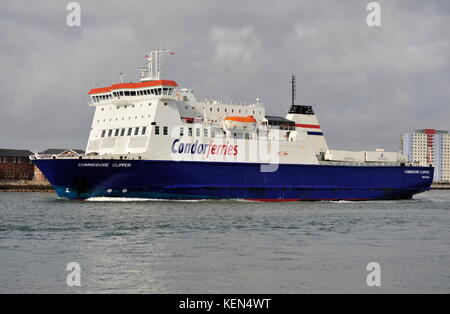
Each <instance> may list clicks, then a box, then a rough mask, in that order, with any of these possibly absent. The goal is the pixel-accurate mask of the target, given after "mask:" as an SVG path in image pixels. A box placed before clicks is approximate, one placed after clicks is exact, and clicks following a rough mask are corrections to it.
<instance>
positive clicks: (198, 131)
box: [195, 129, 200, 137]
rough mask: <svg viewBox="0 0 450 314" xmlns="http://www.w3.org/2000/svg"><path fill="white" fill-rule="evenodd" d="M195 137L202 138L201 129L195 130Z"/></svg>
mask: <svg viewBox="0 0 450 314" xmlns="http://www.w3.org/2000/svg"><path fill="white" fill-rule="evenodd" d="M195 136H197V137H200V129H195Z"/></svg>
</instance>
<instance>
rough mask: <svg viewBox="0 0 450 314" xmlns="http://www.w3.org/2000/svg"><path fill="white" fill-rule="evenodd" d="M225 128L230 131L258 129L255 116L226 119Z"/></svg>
mask: <svg viewBox="0 0 450 314" xmlns="http://www.w3.org/2000/svg"><path fill="white" fill-rule="evenodd" d="M224 121H225V126H226V127H227V128H228V129H245V130H248V129H253V128H255V127H256V119H255V118H254V117H253V116H247V117H226V118H225V119H224Z"/></svg>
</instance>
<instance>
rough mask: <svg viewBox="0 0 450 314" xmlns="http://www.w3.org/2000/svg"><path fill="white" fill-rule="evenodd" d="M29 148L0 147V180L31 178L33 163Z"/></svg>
mask: <svg viewBox="0 0 450 314" xmlns="http://www.w3.org/2000/svg"><path fill="white" fill-rule="evenodd" d="M30 155H33V153H32V152H30V151H29V150H22V149H0V180H32V179H33V176H34V165H33V164H32V163H31V161H30V159H29V156H30Z"/></svg>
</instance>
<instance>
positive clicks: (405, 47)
mask: <svg viewBox="0 0 450 314" xmlns="http://www.w3.org/2000/svg"><path fill="white" fill-rule="evenodd" d="M68 2H69V1H60V0H59V1H50V0H48V1H45V0H35V1H23V0H2V1H1V2H0V69H1V72H0V95H1V98H0V131H1V132H0V147H8V148H27V149H31V150H34V149H37V150H40V149H45V148H50V147H52V148H53V147H75V148H83V149H84V148H85V143H86V141H87V136H88V132H89V128H90V124H91V120H92V115H93V109H92V108H90V107H88V106H87V92H88V91H89V89H91V88H92V87H94V86H96V85H101V86H104V85H109V84H111V83H112V81H113V82H114V83H117V81H118V80H119V73H120V72H123V73H124V74H125V81H137V80H138V77H139V71H138V69H137V67H138V66H141V65H142V64H143V62H144V55H145V52H147V51H149V50H151V49H153V48H157V47H158V46H163V47H164V48H170V49H172V50H174V51H175V52H176V55H175V56H170V57H167V58H166V60H165V69H164V70H165V75H164V77H165V78H167V79H173V80H175V81H177V82H178V84H179V85H180V86H182V87H189V88H192V89H194V92H195V93H196V96H197V97H198V98H203V97H206V98H218V99H223V100H246V101H252V100H254V99H256V98H257V97H259V98H260V99H261V101H262V102H264V103H265V104H266V106H267V108H268V113H270V114H279V115H284V114H285V112H286V110H287V109H288V107H289V104H290V85H289V80H290V75H291V74H292V73H295V74H296V75H297V81H298V83H297V88H298V99H297V102H298V103H305V104H311V105H314V108H315V110H316V112H317V114H318V117H319V120H320V123H321V125H322V129H323V130H324V132H325V134H326V136H327V139H328V142H329V145H330V146H331V147H332V148H336V149H341V148H342V149H373V148H377V147H384V148H386V149H390V150H398V149H399V135H400V133H401V132H404V131H412V130H415V129H420V128H438V129H450V106H449V105H450V60H449V55H450V35H449V30H450V2H448V1H439V0H436V1H419V0H417V1H414V0H403V1H399V0H397V1H395V0H394V1H393V0H389V1H387V0H385V1H381V0H380V1H378V2H379V3H380V5H381V27H368V26H367V24H366V17H367V14H368V12H367V11H366V5H367V4H368V3H369V2H370V1H362V0H353V1H352V0H348V1H331V0H328V1H318V0H310V1H300V0H292V1H291V0H283V1H263V0H255V1H247V0H241V1H230V0H228V1H212V0H191V1H186V0H184V1H175V0H172V1H133V0H128V1H110V0H108V1H94V0H89V1H78V2H79V3H80V4H81V10H82V12H81V13H82V16H81V23H82V25H81V27H73V28H70V27H68V26H67V25H66V16H67V14H68V13H69V12H67V11H66V5H67V3H68ZM168 58H170V60H169V59H168Z"/></svg>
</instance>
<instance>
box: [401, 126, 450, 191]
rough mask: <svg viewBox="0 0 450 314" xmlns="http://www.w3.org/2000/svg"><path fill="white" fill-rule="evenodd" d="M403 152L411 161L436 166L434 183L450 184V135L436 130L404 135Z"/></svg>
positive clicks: (402, 141) (402, 137)
mask: <svg viewBox="0 0 450 314" xmlns="http://www.w3.org/2000/svg"><path fill="white" fill-rule="evenodd" d="M401 147H402V152H403V153H404V154H406V155H407V156H408V160H409V161H416V162H419V163H421V164H422V165H433V166H434V168H435V169H434V180H433V181H434V182H447V183H448V182H450V134H449V133H448V131H441V130H435V129H423V130H417V131H415V132H414V133H402V135H401Z"/></svg>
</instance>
